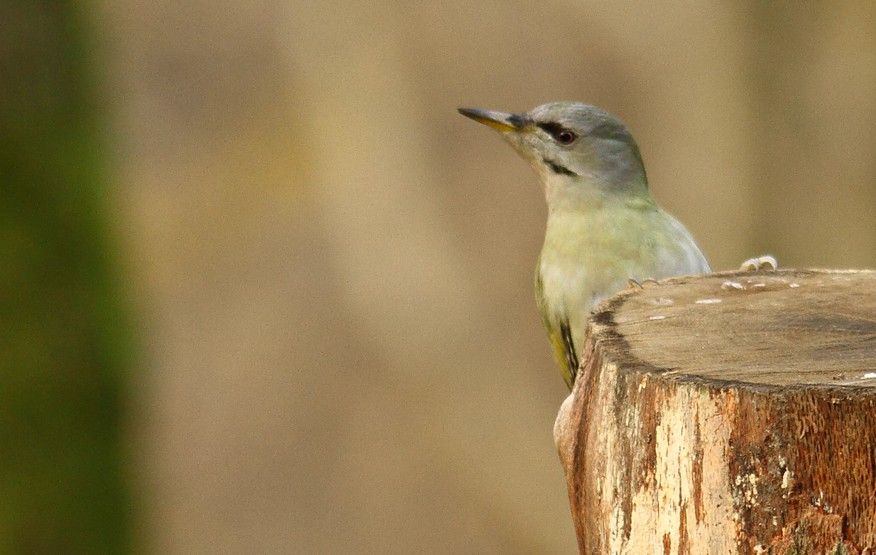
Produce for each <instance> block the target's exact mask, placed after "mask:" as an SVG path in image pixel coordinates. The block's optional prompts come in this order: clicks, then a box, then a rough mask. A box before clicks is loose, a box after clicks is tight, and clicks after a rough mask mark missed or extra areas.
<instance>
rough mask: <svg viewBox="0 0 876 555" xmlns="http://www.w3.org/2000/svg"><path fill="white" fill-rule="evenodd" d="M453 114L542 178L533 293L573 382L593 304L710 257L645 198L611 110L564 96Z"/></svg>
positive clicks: (638, 164)
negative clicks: (485, 128)
mask: <svg viewBox="0 0 876 555" xmlns="http://www.w3.org/2000/svg"><path fill="white" fill-rule="evenodd" d="M460 111H461V112H462V113H463V114H464V115H466V116H469V117H471V118H472V119H475V120H476V121H479V122H481V123H485V124H487V125H489V126H491V127H493V128H495V129H497V130H498V131H500V132H501V133H502V135H503V137H504V138H505V139H506V140H507V141H508V142H509V143H510V144H511V145H512V146H513V147H514V148H515V150H517V151H518V153H520V154H521V155H522V156H523V157H524V158H525V159H527V160H528V161H529V162H530V164H531V165H532V166H533V168H534V169H535V171H536V173H537V174H538V175H539V177H540V179H541V182H542V185H543V187H544V192H545V197H546V199H547V203H548V220H547V226H546V229H545V239H544V245H543V247H542V251H541V255H540V256H539V260H538V264H537V267H536V275H535V296H536V302H537V304H538V308H539V311H540V312H541V316H542V321H543V322H544V325H545V328H546V329H547V332H548V338H549V340H550V343H551V347H552V349H553V353H554V358H555V359H556V361H557V363H558V364H559V366H560V369H561V372H562V374H563V379H564V381H565V382H566V384H567V385H568V386H569V387H570V388H571V387H572V386H573V385H574V382H575V377H576V374H577V370H578V365H579V363H580V359H579V357H580V356H581V354H582V352H581V347H582V342H583V337H584V332H585V330H586V325H587V321H588V319H589V317H590V313H591V311H592V310H593V308H594V307H595V306H596V304H598V303H599V302H600V301H602V300H603V299H605V298H606V297H608V296H610V295H612V294H613V293H615V292H617V291H619V290H621V289H622V288H624V287H626V286H627V284H628V282H629V280H630V279H635V280H638V281H642V280H645V279H649V278H653V279H661V278H665V277H669V276H674V275H683V274H697V273H703V272H708V271H709V265H708V262H706V259H705V257H704V256H703V254H702V252H701V251H700V249H699V247H698V246H697V245H696V243H695V242H694V240H693V238H692V237H691V235H690V233H688V231H687V230H686V229H685V228H684V226H682V225H681V224H680V223H679V222H678V221H677V220H676V219H675V218H673V217H672V216H670V215H669V214H668V213H666V212H664V211H663V210H662V209H661V208H660V207H658V206H657V204H656V203H655V202H654V200H653V199H652V197H651V195H650V193H649V192H648V187H647V179H646V177H645V169H644V165H643V163H642V158H641V156H640V154H639V149H638V147H637V146H636V143H635V141H634V140H633V138H632V136H631V135H630V133H629V132H628V131H627V129H626V127H624V125H623V124H622V123H621V122H620V120H618V119H617V118H616V117H615V116H612V115H611V114H609V113H608V112H605V111H604V110H601V109H599V108H596V107H594V106H589V105H586V104H578V103H569V102H562V103H552V104H545V105H543V106H539V107H538V108H535V109H534V110H532V111H531V112H529V113H526V114H504V113H501V112H489V111H483V110H468V109H464V110H460Z"/></svg>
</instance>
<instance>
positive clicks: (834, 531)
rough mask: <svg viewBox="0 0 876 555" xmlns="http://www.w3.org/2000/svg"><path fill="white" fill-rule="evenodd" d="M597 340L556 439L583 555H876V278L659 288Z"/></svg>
mask: <svg viewBox="0 0 876 555" xmlns="http://www.w3.org/2000/svg"><path fill="white" fill-rule="evenodd" d="M585 343H586V344H585V349H584V351H585V353H584V356H583V359H582V360H583V363H582V367H581V371H580V374H579V378H578V380H577V382H576V384H575V388H574V390H573V392H572V395H570V396H569V398H568V399H567V400H566V402H565V403H564V404H563V408H562V409H561V410H560V414H559V416H558V418H557V424H556V428H555V439H556V441H557V447H558V449H559V451H560V458H561V460H562V462H563V466H564V469H565V472H566V479H567V482H568V486H569V501H570V503H571V508H572V515H573V519H574V521H575V527H576V532H577V535H578V543H579V547H580V550H581V552H582V553H588V554H590V553H598V554H602V553H626V554H632V555H639V554H645V553H656V554H670V553H678V554H694V555H697V554H724V553H734V554H735V553H745V554H751V553H772V554H777V555H778V554H781V555H803V554H809V553H811V554H816V553H817V554H823V553H838V554H846V553H847V554H864V553H869V554H871V555H876V272H869V271H862V272H832V271H779V272H769V273H727V274H716V275H712V276H705V277H691V278H676V279H672V280H668V281H666V282H662V283H661V284H659V285H648V284H646V285H645V286H644V288H640V289H630V290H627V291H624V292H622V293H620V294H618V295H616V296H615V297H613V298H612V299H610V300H609V301H607V302H606V303H603V305H602V306H601V307H600V308H599V310H598V311H597V312H596V314H595V315H594V317H593V320H592V322H591V324H590V326H589V329H588V332H587V337H586V341H585Z"/></svg>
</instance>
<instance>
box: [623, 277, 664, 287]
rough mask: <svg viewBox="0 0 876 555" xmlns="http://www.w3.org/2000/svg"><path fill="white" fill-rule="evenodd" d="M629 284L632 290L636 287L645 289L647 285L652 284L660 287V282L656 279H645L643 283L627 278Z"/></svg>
mask: <svg viewBox="0 0 876 555" xmlns="http://www.w3.org/2000/svg"><path fill="white" fill-rule="evenodd" d="M627 283H628V284H629V286H630V288H631V289H632V288H634V287H636V288H639V289H644V288H645V284H646V283H650V284H652V285H660V282H659V281H657V280H656V279H654V278H648V279H643V280H642V281H639V280H637V279H634V278H627Z"/></svg>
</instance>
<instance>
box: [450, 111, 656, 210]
mask: <svg viewBox="0 0 876 555" xmlns="http://www.w3.org/2000/svg"><path fill="white" fill-rule="evenodd" d="M459 112H460V113H461V114H463V115H464V116H468V117H470V118H472V119H473V120H475V121H478V122H480V123H483V124H486V125H489V126H490V127H492V128H493V129H496V130H498V131H499V132H500V133H501V134H502V136H503V137H504V138H505V140H507V141H508V142H509V143H510V144H511V146H513V147H514V149H515V150H517V152H519V153H520V154H521V155H522V156H523V157H524V158H525V159H527V160H528V161H529V162H530V164H531V165H532V166H533V168H535V170H536V172H537V173H538V174H539V176H540V177H541V180H542V183H543V184H544V185H545V189H546V191H545V192H546V194H547V196H548V203H549V204H550V203H551V200H552V197H554V198H557V197H560V198H571V197H578V196H582V195H584V194H585V193H588V194H590V195H592V194H593V193H598V194H603V195H615V194H620V195H624V194H633V195H641V194H645V195H647V192H646V189H647V180H646V178H645V168H644V166H643V164H642V157H641V155H640V154H639V148H638V146H636V142H635V140H634V139H633V136H632V135H630V132H629V131H627V128H626V126H624V124H623V122H621V121H620V119H618V118H617V117H616V116H614V115H612V114H610V113H608V112H606V111H605V110H603V109H602V108H597V107H596V106H591V105H589V104H581V103H579V102H551V103H549V104H543V105H541V106H539V107H537V108H534V109H533V110H532V111H530V112H527V113H525V114H512V113H504V112H494V111H490V110H478V109H471V108H460V110H459Z"/></svg>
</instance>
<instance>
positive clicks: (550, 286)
mask: <svg viewBox="0 0 876 555" xmlns="http://www.w3.org/2000/svg"><path fill="white" fill-rule="evenodd" d="M708 271H709V265H708V263H707V262H706V259H705V257H704V256H703V254H702V252H701V251H700V249H699V247H697V245H696V243H695V242H694V241H693V239H692V237H691V236H690V234H689V233H688V232H687V230H686V229H685V228H684V227H683V226H682V225H681V224H680V223H679V222H678V221H677V220H675V219H674V218H673V217H672V216H670V215H669V214H667V213H666V212H663V211H662V210H660V209H659V208H656V207H654V206H653V205H650V206H645V207H642V206H640V205H635V206H632V207H630V206H626V205H619V206H615V207H602V208H601V209H600V210H595V211H592V212H585V213H582V212H570V213H559V214H551V215H550V216H549V218H548V223H547V228H546V231H545V241H544V246H543V247H542V251H541V255H540V256H539V261H538V266H537V268H536V297H537V301H538V306H539V310H540V311H541V313H542V319H543V321H544V324H545V327H546V328H547V330H548V335H549V337H550V339H551V343H552V345H553V347H554V351H555V357H556V358H557V362H558V363H559V364H560V366H561V368H562V370H563V374H564V377H567V376H568V378H567V380H566V381H567V383H570V384H571V381H572V378H573V376H574V372H575V370H576V368H571V367H570V366H571V365H572V363H571V361H572V360H573V357H571V356H570V355H571V353H569V352H568V351H569V348H570V346H568V345H563V341H562V340H563V337H564V330H565V329H568V334H569V335H570V336H571V343H572V345H571V347H574V350H575V355H580V348H581V343H582V339H583V333H584V330H585V326H586V323H587V320H588V318H589V316H590V312H591V310H592V309H593V308H594V307H595V305H596V304H598V303H599V302H600V301H602V300H604V299H605V298H607V297H609V296H610V295H612V294H613V293H615V292H617V291H620V290H621V289H623V288H624V287H627V285H628V283H629V280H630V279H636V280H638V281H642V280H645V279H648V278H653V279H662V278H665V277H669V276H674V275H683V274H697V273H704V272H708ZM569 342H570V341H566V343H569ZM561 347H562V349H561Z"/></svg>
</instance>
